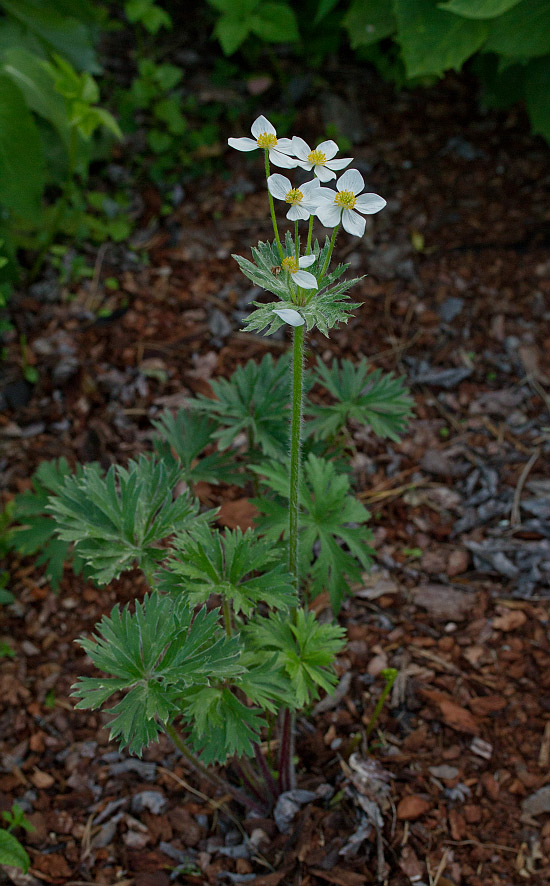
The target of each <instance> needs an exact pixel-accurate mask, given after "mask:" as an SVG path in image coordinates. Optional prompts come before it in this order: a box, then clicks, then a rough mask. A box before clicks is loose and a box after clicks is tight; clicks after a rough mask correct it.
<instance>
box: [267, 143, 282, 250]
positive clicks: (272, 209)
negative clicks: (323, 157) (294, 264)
mask: <svg viewBox="0 0 550 886" xmlns="http://www.w3.org/2000/svg"><path fill="white" fill-rule="evenodd" d="M264 156H265V177H266V179H268V178H269V151H268V150H267V148H266V149H265V151H264ZM267 196H268V199H269V211H270V212H271V221H272V222H273V230H274V232H275V239H276V241H277V246H278V248H279V255H280V256H281V261H282V260H283V258H284V257H285V254H284V252H283V247H282V246H281V240H280V237H279V228H278V227H277V219H276V218H275V206H274V205H273V197H272V196H271V193H270V190H269V188H268V189H267Z"/></svg>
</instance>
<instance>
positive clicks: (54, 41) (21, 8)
mask: <svg viewBox="0 0 550 886" xmlns="http://www.w3.org/2000/svg"><path fill="white" fill-rule="evenodd" d="M1 5H2V7H3V8H4V9H5V10H6V12H8V13H9V14H10V15H12V16H13V18H15V19H17V21H19V22H21V24H22V25H24V26H25V27H26V28H28V29H29V30H30V31H32V32H33V33H34V34H36V36H37V37H39V38H40V40H42V41H43V42H44V43H45V44H46V46H47V47H48V49H50V50H55V51H56V52H59V53H61V55H63V56H64V57H65V58H68V59H69V60H70V61H71V62H72V63H73V65H74V66H75V68H77V69H78V70H79V71H82V70H84V71H90V72H92V73H100V72H101V68H100V66H99V65H98V63H97V59H96V54H95V51H94V48H93V45H92V40H91V32H90V29H89V28H88V27H86V25H85V24H84V23H83V22H82V21H79V20H78V19H77V18H74V17H73V16H71V15H67V12H66V9H63V10H60V11H57V10H56V9H55V8H54V7H53V4H50V5H48V6H46V7H44V4H41V3H36V2H32V0H2V3H1Z"/></svg>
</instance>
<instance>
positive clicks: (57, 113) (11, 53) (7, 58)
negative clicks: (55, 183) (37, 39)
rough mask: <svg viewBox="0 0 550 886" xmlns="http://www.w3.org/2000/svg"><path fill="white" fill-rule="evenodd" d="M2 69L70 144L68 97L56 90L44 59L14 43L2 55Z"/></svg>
mask: <svg viewBox="0 0 550 886" xmlns="http://www.w3.org/2000/svg"><path fill="white" fill-rule="evenodd" d="M0 71H2V73H4V74H7V76H8V77H10V79H11V80H12V81H13V82H14V83H15V85H16V86H18V87H19V89H20V90H21V92H22V93H23V95H24V96H25V99H26V102H27V105H28V107H29V108H30V109H31V111H34V112H35V113H36V114H39V115H40V116H41V117H43V118H44V119H45V120H48V121H49V122H50V123H51V124H52V126H53V127H54V128H55V129H56V130H57V132H58V133H59V136H60V138H61V139H62V141H63V142H64V144H66V145H68V144H69V138H70V129H69V125H68V121H67V109H66V106H65V100H64V99H63V97H62V96H61V95H60V94H59V93H58V92H57V91H56V90H55V87H54V81H53V77H52V75H51V74H50V72H49V70H48V67H47V65H45V64H44V62H43V60H42V59H40V58H38V57H37V56H36V55H34V53H32V52H29V51H28V50H27V49H24V48H23V47H21V46H13V47H11V49H7V50H5V52H4V53H3V54H2V56H1V65H0Z"/></svg>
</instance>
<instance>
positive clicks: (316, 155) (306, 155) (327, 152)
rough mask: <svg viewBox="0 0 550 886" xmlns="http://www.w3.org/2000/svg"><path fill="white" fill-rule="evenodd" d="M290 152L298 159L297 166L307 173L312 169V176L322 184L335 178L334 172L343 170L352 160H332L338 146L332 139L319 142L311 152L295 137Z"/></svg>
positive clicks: (302, 141) (308, 147) (350, 158)
mask: <svg viewBox="0 0 550 886" xmlns="http://www.w3.org/2000/svg"><path fill="white" fill-rule="evenodd" d="M292 150H293V152H294V155H295V156H296V157H297V158H298V166H301V167H302V169H307V170H308V172H309V170H310V169H313V173H314V175H316V176H317V178H319V179H320V180H321V181H322V182H328V181H330V180H331V178H336V172H334V170H335V169H345V167H346V166H348V164H349V163H351V161H352V159H353V158H352V157H342V159H341V160H333V159H332V158H333V157H335V156H336V154H337V153H338V145H337V144H336V142H333V141H332V139H330V140H329V141H327V142H321V144H320V145H317V147H316V148H315V150H314V151H313V150H312V149H311V148H310V146H309V145H308V144H307V142H305V141H304V140H303V138H299V136H297V135H295V136H294V138H293V139H292Z"/></svg>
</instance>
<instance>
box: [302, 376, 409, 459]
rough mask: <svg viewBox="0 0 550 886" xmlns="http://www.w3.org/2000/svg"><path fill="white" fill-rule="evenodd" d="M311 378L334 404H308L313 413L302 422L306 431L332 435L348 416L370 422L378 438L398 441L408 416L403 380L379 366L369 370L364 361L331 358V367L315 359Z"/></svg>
mask: <svg viewBox="0 0 550 886" xmlns="http://www.w3.org/2000/svg"><path fill="white" fill-rule="evenodd" d="M314 378H315V381H316V382H317V383H319V384H320V385H322V386H323V387H324V388H326V389H327V391H328V392H329V393H330V394H331V395H332V396H333V397H334V399H335V400H336V403H333V404H332V405H324V404H323V405H322V406H320V405H319V406H318V405H316V404H311V403H310V404H308V407H307V410H308V412H309V414H310V415H312V416H313V418H312V420H311V421H309V422H308V423H307V425H306V427H307V431H308V434H310V435H312V436H314V437H316V438H320V439H326V438H327V437H334V436H335V435H336V434H338V432H339V431H340V430H341V429H342V428H343V427H345V426H346V424H347V423H348V422H349V420H350V419H353V420H354V421H357V422H359V423H361V424H366V425H370V427H371V428H372V429H373V431H374V433H375V434H376V435H377V436H378V437H388V438H389V439H390V440H395V441H396V442H397V441H399V439H400V435H401V434H402V433H403V431H404V429H405V428H406V426H407V422H408V419H409V418H410V416H411V415H412V407H413V399H412V397H411V396H410V394H409V393H408V391H407V389H406V387H405V384H404V380H403V379H402V378H396V377H395V376H394V375H393V374H392V373H384V374H383V373H382V370H381V369H374V370H372V369H370V368H369V365H368V363H367V361H366V360H361V362H360V363H359V364H358V365H354V364H353V363H351V361H349V360H342V361H341V362H339V361H338V360H334V362H333V363H332V365H331V367H330V368H329V367H328V366H326V365H325V364H324V363H323V362H322V360H318V361H317V365H316V367H315V371H314Z"/></svg>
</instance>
